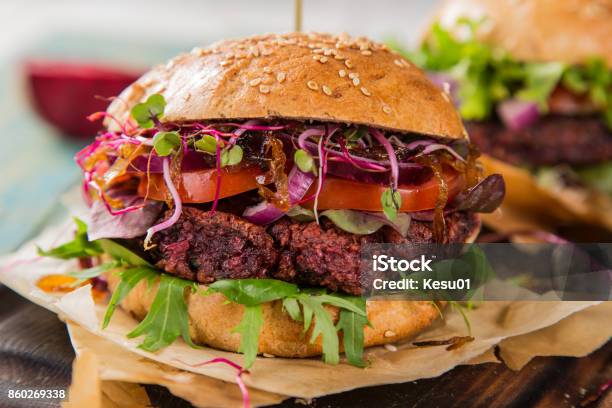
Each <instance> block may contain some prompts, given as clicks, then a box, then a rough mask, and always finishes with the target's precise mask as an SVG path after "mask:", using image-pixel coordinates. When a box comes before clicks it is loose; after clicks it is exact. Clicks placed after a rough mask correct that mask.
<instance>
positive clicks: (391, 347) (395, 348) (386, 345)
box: [385, 344, 397, 351]
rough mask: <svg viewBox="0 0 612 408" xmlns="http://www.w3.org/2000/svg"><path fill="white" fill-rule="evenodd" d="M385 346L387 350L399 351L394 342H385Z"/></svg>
mask: <svg viewBox="0 0 612 408" xmlns="http://www.w3.org/2000/svg"><path fill="white" fill-rule="evenodd" d="M385 348H386V349H387V351H397V347H395V346H394V345H393V344H385Z"/></svg>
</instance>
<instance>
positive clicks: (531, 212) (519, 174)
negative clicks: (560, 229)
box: [480, 155, 612, 230]
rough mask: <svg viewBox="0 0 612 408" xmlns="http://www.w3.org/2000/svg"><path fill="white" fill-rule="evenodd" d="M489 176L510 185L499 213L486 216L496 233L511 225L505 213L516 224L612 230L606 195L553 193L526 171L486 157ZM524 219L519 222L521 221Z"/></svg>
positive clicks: (567, 190)
mask: <svg viewBox="0 0 612 408" xmlns="http://www.w3.org/2000/svg"><path fill="white" fill-rule="evenodd" d="M480 162H481V163H482V165H483V168H484V171H485V173H486V174H493V173H500V174H502V175H503V176H504V180H505V181H506V196H505V198H504V202H503V204H502V206H501V207H500V208H501V216H500V214H499V213H494V214H483V216H482V218H483V221H484V223H485V224H486V225H487V226H489V227H492V228H493V229H496V230H504V228H505V227H507V226H508V225H509V222H507V220H504V213H506V212H507V213H508V214H512V218H513V220H512V223H513V224H514V223H518V224H517V225H519V224H521V223H524V224H525V225H529V224H534V221H535V222H536V223H538V224H540V225H544V226H555V225H561V224H576V223H586V224H591V225H596V226H601V227H605V228H608V229H610V230H612V200H610V198H609V197H607V196H606V195H604V194H597V193H595V192H589V191H587V190H585V189H577V188H567V187H559V188H557V189H554V190H551V189H547V188H544V187H543V186H541V185H539V184H538V183H537V182H536V180H535V178H534V177H533V175H532V174H531V173H530V172H528V171H527V170H525V169H521V168H518V167H515V166H512V165H510V164H508V163H505V162H502V161H500V160H497V159H494V158H493V157H491V156H487V155H482V156H481V157H480ZM519 217H520V218H521V219H517V218H519Z"/></svg>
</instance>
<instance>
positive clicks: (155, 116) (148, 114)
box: [131, 94, 166, 129]
mask: <svg viewBox="0 0 612 408" xmlns="http://www.w3.org/2000/svg"><path fill="white" fill-rule="evenodd" d="M165 107H166V100H165V99H164V97H163V96H162V95H160V94H154V95H151V96H149V98H148V99H147V100H146V101H145V102H142V103H139V104H136V105H135V106H134V107H133V108H132V112H131V113H132V117H133V118H134V120H136V122H137V123H138V125H139V126H140V127H141V128H143V129H151V128H152V127H153V126H155V124H156V121H158V120H159V119H160V118H161V117H162V116H163V114H164V109H165Z"/></svg>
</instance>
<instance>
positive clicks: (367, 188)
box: [303, 169, 465, 212]
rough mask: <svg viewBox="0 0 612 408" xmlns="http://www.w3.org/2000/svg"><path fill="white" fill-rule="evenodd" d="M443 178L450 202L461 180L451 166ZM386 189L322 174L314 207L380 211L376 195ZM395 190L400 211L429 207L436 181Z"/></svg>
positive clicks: (434, 196) (313, 188)
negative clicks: (398, 195) (400, 201)
mask: <svg viewBox="0 0 612 408" xmlns="http://www.w3.org/2000/svg"><path fill="white" fill-rule="evenodd" d="M444 179H445V180H446V183H447V184H448V199H449V201H450V200H451V199H452V198H453V197H454V196H456V195H457V194H458V193H459V192H460V191H461V190H462V189H463V188H464V186H465V180H464V178H463V177H462V176H461V175H460V174H459V173H457V172H455V171H454V170H451V169H446V170H445V171H444ZM387 188H388V187H386V186H381V185H378V184H366V183H360V182H357V181H351V180H345V179H341V178H336V177H326V178H325V182H324V183H323V189H322V190H321V193H320V194H319V199H318V203H317V208H318V209H319V210H326V209H334V210H344V209H347V210H362V211H382V204H381V202H380V196H381V195H382V193H383V192H384V191H385V190H386V189H387ZM315 191H316V182H315V184H313V185H312V186H311V188H310V190H309V191H308V193H306V197H308V196H311V195H313V194H314V193H315ZM398 191H399V193H400V195H401V196H402V206H401V208H400V211H404V212H411V211H423V210H431V209H432V208H434V207H435V206H436V199H437V198H438V181H437V180H436V178H435V177H431V178H430V179H429V180H428V181H426V182H425V183H423V184H420V185H418V186H401V185H400V186H399V187H398ZM313 205H314V200H312V201H309V202H306V203H304V204H303V206H304V207H307V208H312V207H313Z"/></svg>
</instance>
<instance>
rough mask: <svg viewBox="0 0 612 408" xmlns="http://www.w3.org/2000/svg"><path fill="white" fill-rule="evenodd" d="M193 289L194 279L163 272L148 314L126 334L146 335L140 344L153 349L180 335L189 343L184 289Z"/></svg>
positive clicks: (142, 346)
mask: <svg viewBox="0 0 612 408" xmlns="http://www.w3.org/2000/svg"><path fill="white" fill-rule="evenodd" d="M187 288H189V289H190V290H192V289H193V282H191V281H187V280H184V279H179V278H176V277H174V276H169V275H166V274H162V275H161V278H160V280H159V288H158V290H157V294H156V295H155V299H153V303H152V304H151V308H150V310H149V313H147V316H146V317H145V318H144V320H143V321H142V322H140V324H139V325H138V326H136V328H135V329H134V330H132V331H131V332H129V333H128V334H127V337H128V338H135V337H140V336H143V335H144V336H145V338H144V340H143V342H142V343H141V344H140V345H139V346H138V347H139V348H141V349H143V350H146V351H150V352H155V351H158V350H160V349H162V348H164V347H167V346H169V345H170V344H172V343H173V342H174V341H175V340H176V339H177V338H178V337H179V336H182V337H183V340H185V343H187V344H189V345H190V346H191V347H194V348H196V347H197V346H196V345H195V344H193V343H192V341H191V337H190V336H189V315H188V314H187V304H186V303H185V289H187Z"/></svg>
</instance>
